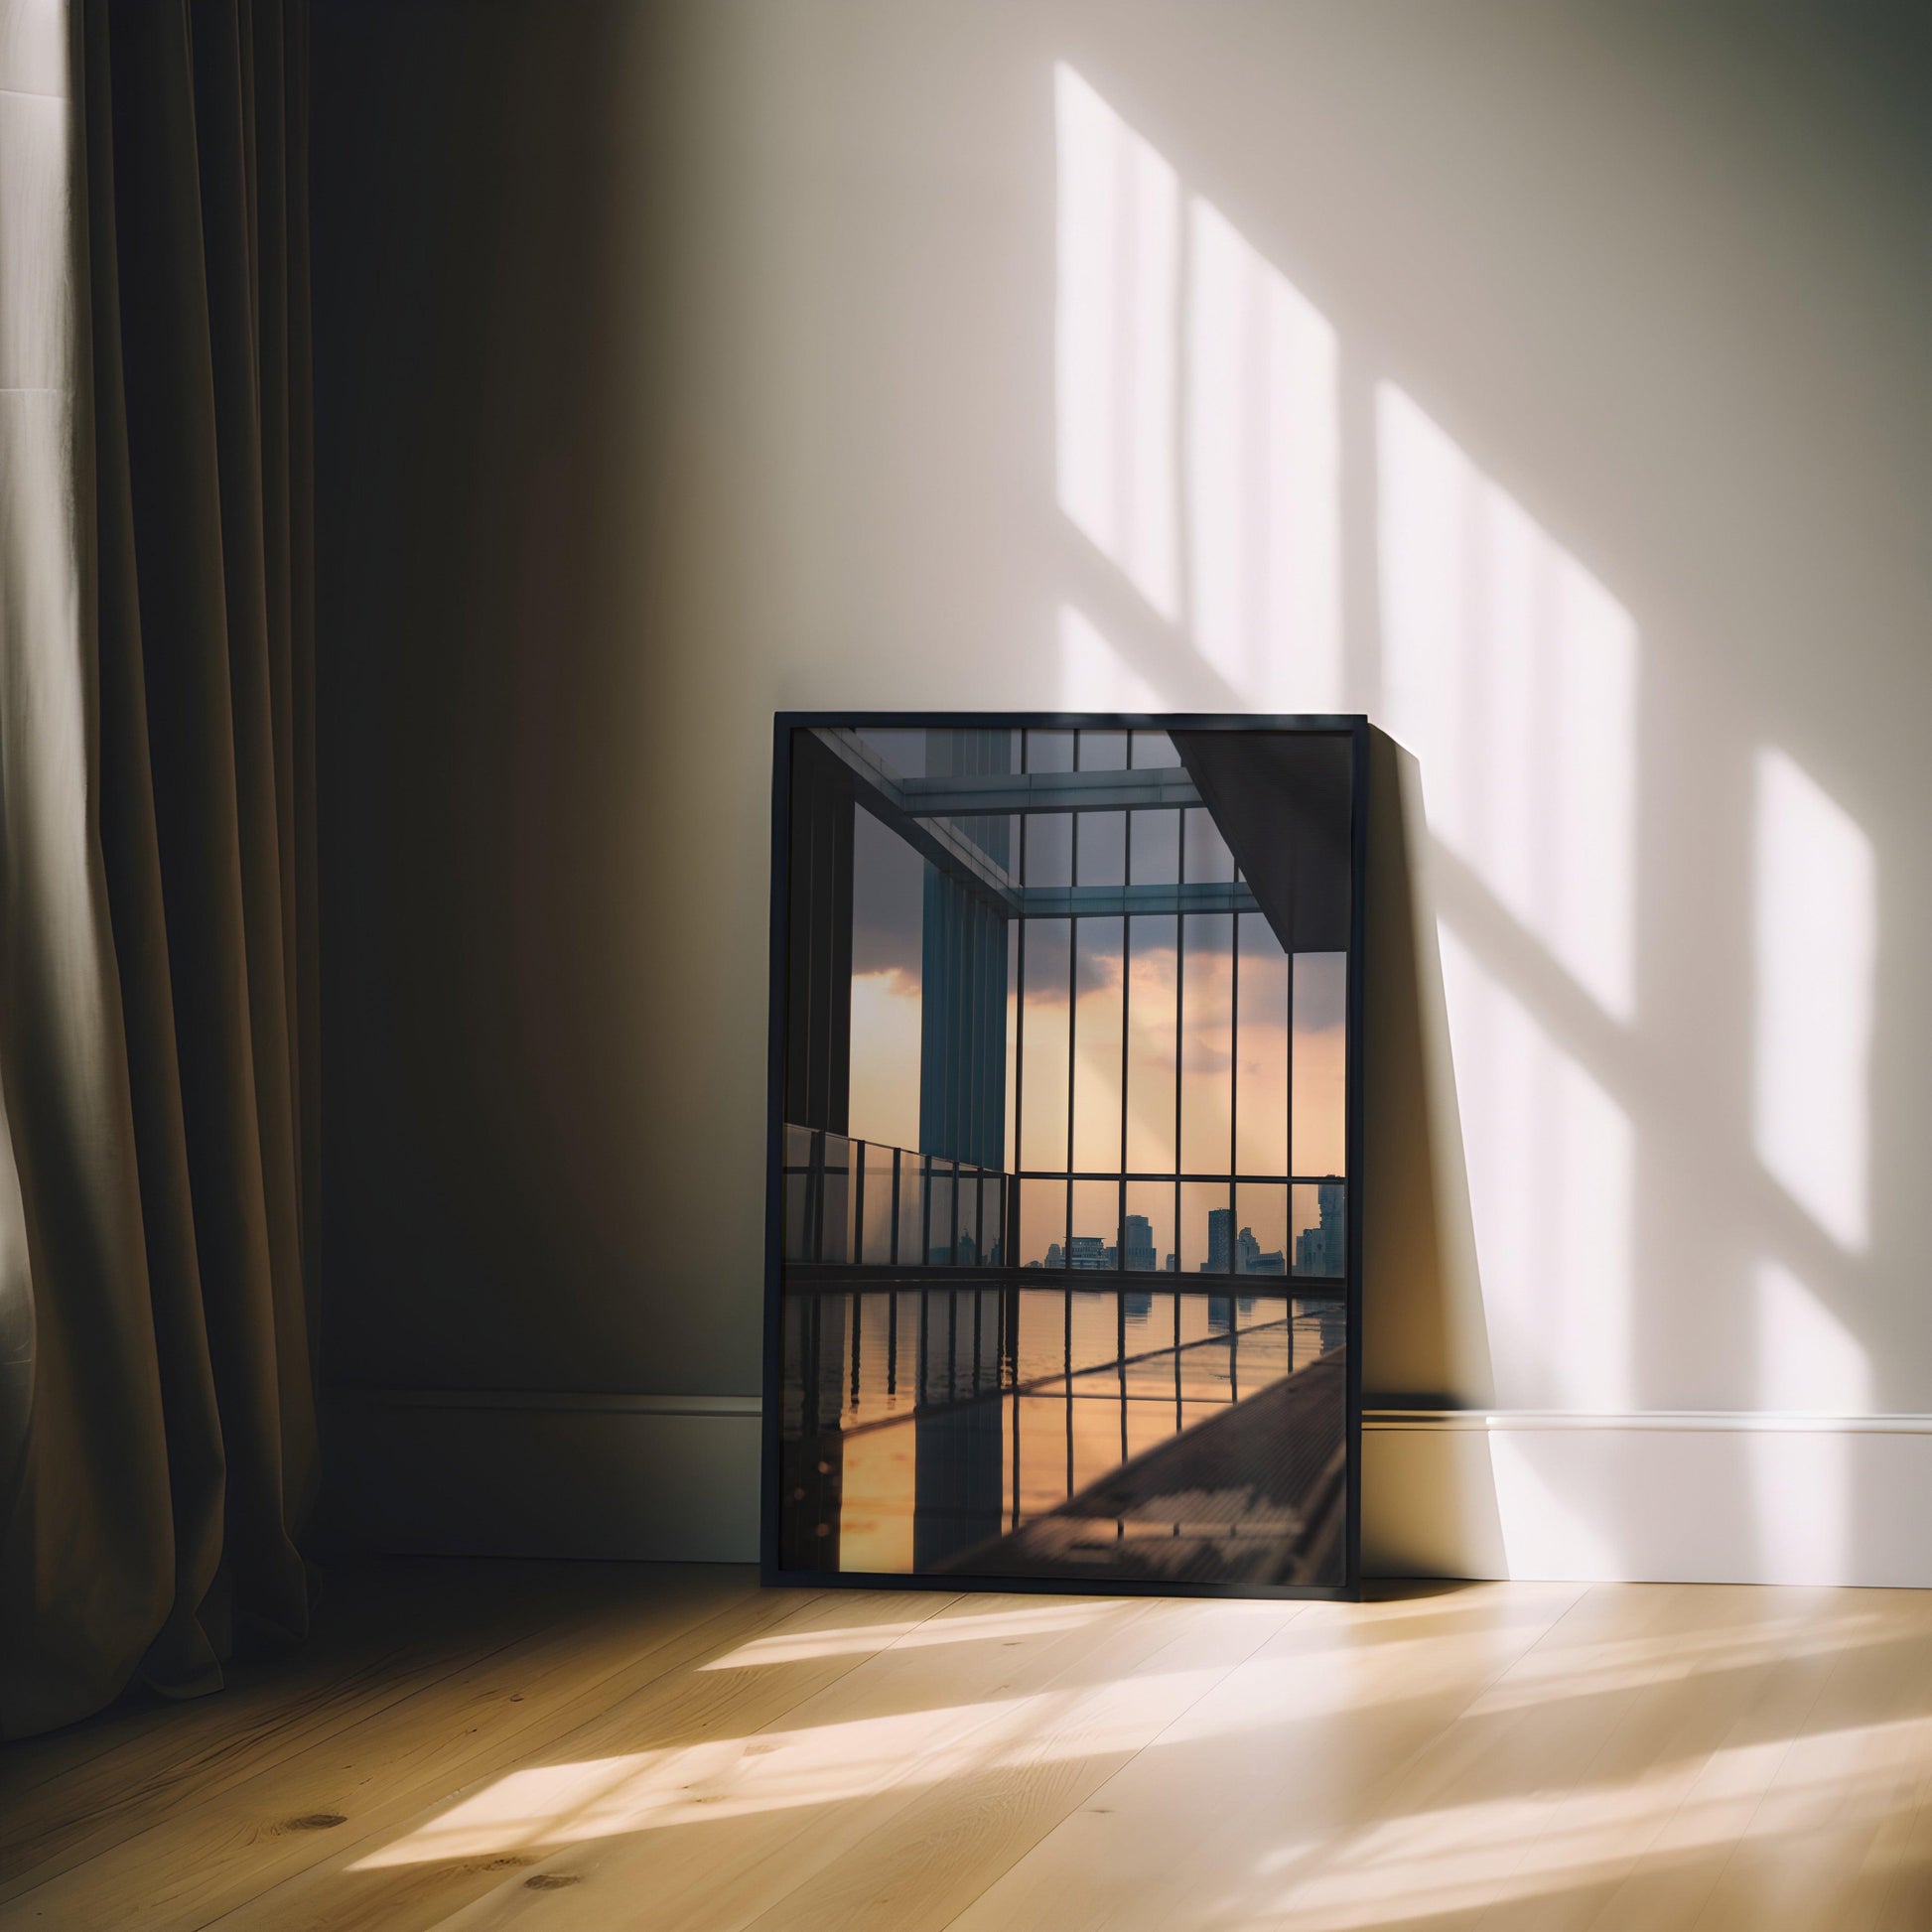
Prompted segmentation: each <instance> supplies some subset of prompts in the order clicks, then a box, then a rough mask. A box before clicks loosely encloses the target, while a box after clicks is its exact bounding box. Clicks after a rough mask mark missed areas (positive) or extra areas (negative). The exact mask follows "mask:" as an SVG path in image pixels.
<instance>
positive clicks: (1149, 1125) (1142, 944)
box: [850, 811, 1345, 1173]
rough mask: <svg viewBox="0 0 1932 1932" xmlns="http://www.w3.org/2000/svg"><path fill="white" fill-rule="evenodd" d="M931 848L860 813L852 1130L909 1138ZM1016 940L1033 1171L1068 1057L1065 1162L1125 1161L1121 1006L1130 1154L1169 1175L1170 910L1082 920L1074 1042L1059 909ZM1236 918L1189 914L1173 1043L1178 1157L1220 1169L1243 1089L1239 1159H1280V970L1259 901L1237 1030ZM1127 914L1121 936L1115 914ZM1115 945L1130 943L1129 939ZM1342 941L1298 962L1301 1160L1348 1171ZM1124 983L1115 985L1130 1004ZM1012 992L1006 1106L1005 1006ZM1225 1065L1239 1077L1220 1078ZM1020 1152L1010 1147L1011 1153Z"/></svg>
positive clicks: (1047, 1149) (1283, 984) (1246, 933)
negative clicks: (1071, 1099) (1071, 1072)
mask: <svg viewBox="0 0 1932 1932" xmlns="http://www.w3.org/2000/svg"><path fill="white" fill-rule="evenodd" d="M924 874H925V862H924V861H923V860H922V859H920V858H919V857H918V855H917V854H916V853H914V852H913V851H912V850H911V848H910V847H909V846H907V845H906V844H905V843H904V842H903V841H902V840H901V839H899V838H897V836H896V835H895V834H893V833H892V832H890V831H888V830H887V829H886V828H885V827H884V826H883V825H882V824H881V823H880V822H879V821H878V820H877V819H875V818H874V817H873V816H872V815H871V814H870V813H869V812H866V811H860V812H859V813H858V814H857V825H856V836H855V847H854V887H853V957H852V966H853V977H852V1059H851V1111H850V1131H851V1133H852V1134H853V1136H854V1137H855V1138H857V1139H862V1140H873V1141H879V1142H883V1143H887V1144H890V1145H892V1146H896V1147H906V1148H916V1147H917V1145H918V1131H919V1096H918V1083H919V1050H920V1044H919V1038H920V970H921V968H920V952H921V945H922V933H923V923H924ZM1028 923H1029V931H1028V936H1027V949H1028V959H1027V970H1026V981H1027V985H1026V988H1025V1003H1026V1015H1027V1026H1026V1035H1025V1037H1026V1054H1025V1060H1026V1064H1025V1067H1024V1069H1023V1070H1024V1076H1025V1079H1024V1117H1023V1119H1022V1121H1021V1122H1020V1128H1021V1143H1022V1146H1021V1150H1020V1152H1021V1153H1022V1154H1023V1155H1024V1165H1026V1166H1028V1167H1037V1168H1048V1169H1060V1170H1062V1171H1063V1170H1064V1169H1065V1168H1066V1166H1067V1151H1068V1150H1067V1124H1066V1101H1067V1089H1066V1081H1067V1070H1068V1062H1069V1057H1071V1058H1072V1060H1073V1062H1074V1067H1075V1088H1076V1091H1075V1108H1074V1119H1073V1148H1072V1156H1073V1161H1072V1165H1073V1166H1074V1167H1075V1168H1077V1169H1083V1170H1090V1171H1100V1172H1108V1171H1112V1172H1119V1169H1120V1127H1119V1123H1120V1097H1121V1096H1120V1081H1121V1047H1122V1038H1121V1032H1122V1024H1123V1019H1122V1015H1123V1005H1124V1006H1125V1012H1126V1024H1127V1028H1128V1038H1127V1041H1126V1046H1127V1086H1128V1103H1129V1106H1128V1164H1129V1168H1130V1170H1149V1171H1154V1172H1162V1171H1166V1172H1169V1173H1172V1172H1173V1171H1174V1148H1173V1139H1174V1123H1173V1098H1174V1034H1175V1026H1174V986H1175V967H1176V954H1177V952H1178V950H1179V945H1178V941H1177V935H1176V930H1175V928H1176V920H1175V919H1174V918H1173V915H1165V916H1163V915H1155V916H1143V917H1136V918H1135V919H1133V920H1132V921H1127V920H1123V919H1121V918H1118V917H1112V918H1085V919H1082V920H1080V921H1079V924H1078V945H1079V956H1078V959H1077V961H1076V962H1074V964H1075V969H1076V971H1075V998H1074V1001H1073V1007H1072V1027H1071V1035H1072V1037H1071V1041H1069V1037H1068V1035H1069V1028H1068V998H1067V978H1068V958H1067V952H1068V946H1069V943H1070V937H1071V935H1070V928H1071V923H1072V922H1070V921H1068V920H1066V919H1034V920H1030V921H1029V922H1028ZM1232 923H1233V921H1232V919H1231V917H1230V915H1229V914H1226V913H1216V914H1204V915H1203V914H1194V915H1190V916H1189V917H1188V919H1187V921H1186V927H1187V930H1186V935H1185V947H1186V951H1185V960H1184V966H1185V971H1184V974H1183V976H1182V986H1183V991H1184V999H1185V1012H1184V1014H1183V1015H1182V1026H1181V1033H1180V1043H1181V1068H1180V1084H1181V1096H1180V1097H1181V1140H1182V1147H1181V1158H1182V1161H1183V1163H1184V1164H1185V1166H1186V1168H1187V1169H1188V1170H1189V1171H1192V1172H1204V1173H1226V1172H1228V1147H1229V1126H1230V1122H1229V1091H1230V1086H1231V1085H1232V1086H1233V1087H1234V1089H1235V1091H1236V1093H1237V1095H1238V1107H1239V1122H1238V1127H1239V1151H1238V1159H1239V1167H1240V1171H1241V1172H1244V1173H1282V1172H1284V1171H1285V1168H1286V1162H1285V1154H1286V1152H1287V1150H1286V1147H1285V1142H1286V1137H1287V1131H1288V1130H1287V1116H1288V1107H1287V1099H1288V1095H1287V1091H1286V1067H1287V1065H1288V1050H1287V1049H1288V1011H1287V1008H1288V972H1287V962H1286V960H1285V959H1284V957H1283V955H1282V952H1281V948H1280V945H1279V943H1278V942H1277V941H1276V939H1275V936H1274V934H1273V932H1272V931H1271V930H1270V929H1269V927H1268V925H1267V922H1266V921H1265V920H1264V919H1263V918H1262V917H1261V915H1260V914H1258V913H1250V914H1245V915H1243V916H1242V918H1241V920H1240V928H1241V930H1240V1015H1241V1023H1240V1037H1239V1040H1238V1042H1237V1041H1236V1040H1235V1039H1234V1038H1233V1037H1232V1036H1231V1035H1232V1029H1231V1027H1230V1017H1231V1015H1232V1013H1233V1010H1234V998H1233V995H1234V959H1233V953H1232V947H1231V944H1230V941H1231V938H1232V933H1231V926H1232ZM1124 927H1125V928H1129V929H1128V930H1127V931H1126V932H1125V933H1124V932H1123V928H1124ZM1124 941H1125V943H1123V942H1124ZM1342 967H1343V955H1341V954H1339V953H1309V954H1302V955H1300V956H1299V957H1298V958H1297V961H1296V968H1295V1004H1296V1016H1295V1021H1296V1024H1295V1056H1294V1069H1295V1078H1294V1087H1295V1092H1294V1100H1295V1109H1294V1113H1295V1126H1294V1132H1295V1148H1294V1154H1295V1161H1294V1166H1293V1172H1295V1173H1339V1172H1340V1171H1341V1168H1342V1161H1343V1155H1342V1138H1343V1137H1342V1093H1343V1079H1342V1075H1343V1054H1344V1029H1343V1017H1344V1012H1345V1005H1344V986H1343V972H1342ZM1123 988H1124V989H1125V993H1126V998H1125V1001H1123ZM1018 1005H1019V990H1018V989H1010V991H1009V998H1008V1064H1009V1076H1008V1077H1009V1103H1008V1104H1009V1113H1011V1108H1012V1099H1011V1081H1012V1074H1013V1065H1014V1058H1015V1055H1014V1039H1013V1035H1014V1016H1015V1013H1016V1011H1017V1008H1018ZM1231 1063H1232V1064H1233V1065H1234V1066H1235V1067H1236V1069H1237V1070H1238V1078H1237V1079H1235V1080H1233V1081H1231V1080H1230V1065H1231ZM1014 1153H1015V1150H1014V1149H1013V1148H1011V1147H1009V1149H1008V1165H1009V1167H1011V1166H1013V1165H1014Z"/></svg>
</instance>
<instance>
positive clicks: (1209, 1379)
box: [783, 1286, 1346, 1583]
mask: <svg viewBox="0 0 1932 1932" xmlns="http://www.w3.org/2000/svg"><path fill="white" fill-rule="evenodd" d="M784 1316H785V1406H784V1438H785V1458H784V1459H785V1468H784V1480H785V1483H786V1485H787V1493H786V1504H787V1507H786V1509H785V1511H784V1512H783V1520H784V1523H785V1532H784V1534H785V1536H786V1539H787V1543H788V1546H789V1547H788V1548H787V1550H786V1552H785V1554H784V1563H785V1567H787V1568H793V1569H799V1570H812V1571H831V1570H844V1571H857V1572H873V1573H906V1572H912V1571H921V1572H925V1571H934V1570H937V1571H951V1572H954V1573H977V1574H981V1575H1026V1576H1049V1577H1051V1576H1102V1577H1113V1578H1117V1579H1119V1580H1121V1581H1123V1582H1125V1581H1149V1582H1159V1581H1176V1580H1195V1581H1226V1582H1237V1581H1238V1582H1247V1583H1269V1582H1276V1583H1290V1582H1295V1583H1321V1582H1339V1581H1340V1578H1341V1562H1342V1547H1341V1538H1340V1511H1341V1494H1342V1490H1341V1466H1342V1456H1343V1450H1344V1444H1345V1430H1344V1416H1345V1409H1344V1385H1343V1361H1344V1356H1343V1344H1344V1340H1345V1335H1346V1317H1345V1312H1344V1305H1343V1303H1342V1301H1341V1300H1340V1299H1339V1298H1338V1297H1337V1298H1309V1299H1304V1298H1299V1297H1298V1298H1290V1297H1284V1296H1269V1295H1252V1296H1251V1295H1236V1296H1216V1295H1201V1294H1184V1293H1183V1294H1176V1293H1173V1292H1172V1291H1170V1292H1161V1291H1156V1290H1151V1289H1150V1290H1112V1289H1075V1288H1068V1289H1033V1288H1027V1289H1014V1288H1007V1287H998V1286H991V1287H966V1286H962V1287H959V1288H945V1289H936V1288H917V1289H906V1288H897V1287H895V1288H886V1287H882V1288H880V1289H876V1290H870V1291H864V1292H844V1291H838V1290H830V1289H828V1290H824V1291H820V1292H817V1293H811V1294H793V1295H790V1296H788V1297H787V1298H786V1301H785V1305H784Z"/></svg>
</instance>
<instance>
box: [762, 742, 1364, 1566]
mask: <svg viewBox="0 0 1932 1932" xmlns="http://www.w3.org/2000/svg"><path fill="white" fill-rule="evenodd" d="M1365 731H1366V728H1365V727H1364V726H1363V724H1362V723H1361V721H1360V720H1356V719H1311V720H1299V719H1288V720H1256V719H1252V718H1188V719H1131V720H1130V719H1108V718H1095V719H1087V718H1070V719H1069V718H1063V717H1061V718H1045V719H1039V720H1034V719H1011V718H1000V717H997V716H993V717H988V716H974V717H970V718H969V717H946V716H931V717H923V716H922V717H911V718H907V717H891V716H889V717H877V716H873V717H855V718H853V719H850V720H841V719H838V718H835V717H831V718H828V717H821V716H813V717H801V716H795V715H792V716H786V717H781V718H780V719H779V721H778V732H777V742H776V758H775V770H776V793H775V798H774V826H773V831H774V839H773V958H772V970H773V1001H772V1053H771V1096H772V1113H773V1118H772V1122H771V1146H770V1163H771V1168H770V1174H769V1184H768V1188H767V1203H768V1206H767V1211H768V1214H769V1216H770V1220H771V1226H770V1230H769V1238H768V1242H767V1255H768V1277H769V1279H768V1281H767V1326H766V1343H767V1351H766V1352H767V1360H766V1415H765V1444H764V1449H765V1460H766V1467H765V1482H764V1504H765V1507H764V1525H763V1528H764V1570H765V1574H766V1576H767V1578H768V1579H770V1580H773V1581H778V1582H812V1583H830V1582H836V1583H875V1584H881V1585H892V1586H895V1587H903V1586H904V1585H906V1584H908V1583H919V1582H923V1583H929V1584H933V1585H936V1586H945V1587H954V1588H958V1587H973V1586H989V1587H1006V1588H1013V1587H1042V1588H1054V1589H1064V1588H1081V1587H1086V1588H1098V1589H1106V1590H1110V1591H1118V1590H1132V1589H1164V1590H1177V1591H1193V1592H1217V1593H1243V1594H1278V1593H1286V1592H1319V1593H1347V1592H1350V1591H1352V1590H1353V1588H1354V1587H1356V1583H1357V1560H1356V1547H1357V1541H1358V1532H1357V1524H1358V1521H1359V1509H1358V1502H1357V1495H1358V1490H1357V1471H1358V1455H1357V1445H1358V1435H1359V1394H1358V1388H1359V1384H1358V1379H1357V1365H1358V1360H1359V1346H1358V1336H1359V1280H1358V1277H1359V1272H1360V1270H1359V1260H1358V1256H1359V1249H1360V1229H1359V1226H1358V1221H1359V1201H1360V1159H1359V1153H1358V1150H1357V1148H1356V1145H1355V1144H1356V1143H1357V1141H1358V1140H1359V1120H1358V1116H1359V1107H1358V1104H1357V1102H1358V1096H1357V1093H1356V1091H1355V1089H1356V1087H1357V1086H1358V1085H1359V1080H1358V1078H1357V1076H1356V1074H1355V1072H1354V1069H1355V1068H1356V1067H1357V1066H1358V1065H1359V1060H1360V1051H1361V1039H1360V1013H1359V1006H1360V995H1359V982H1360V965H1361V961H1360V937H1359V934H1360V912H1361V879H1360V873H1361V863H1362V862H1361V853H1362V849H1363V837H1362V832H1363V827H1362V824H1361V819H1362V814H1363V810H1364V805H1363V795H1364V786H1363V782H1362V776H1363V761H1364V755H1365V744H1366V737H1365Z"/></svg>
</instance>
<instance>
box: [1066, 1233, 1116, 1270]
mask: <svg viewBox="0 0 1932 1932" xmlns="http://www.w3.org/2000/svg"><path fill="white" fill-rule="evenodd" d="M1066 1265H1067V1266H1068V1267H1069V1268H1106V1269H1111V1268H1112V1267H1113V1265H1114V1250H1113V1246H1112V1244H1111V1243H1110V1242H1107V1241H1105V1240H1103V1239H1102V1238H1101V1237H1100V1236H1099V1235H1097V1234H1075V1235H1072V1236H1070V1237H1069V1238H1068V1240H1067V1244H1066Z"/></svg>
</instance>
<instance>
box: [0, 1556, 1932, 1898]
mask: <svg viewBox="0 0 1932 1932" xmlns="http://www.w3.org/2000/svg"><path fill="white" fill-rule="evenodd" d="M0 1925H5V1926H8V1927H13V1926H33V1927H37V1928H53V1927H73V1928H80V1927H85V1928H88V1932H106V1929H110V1928H111V1932H145V1929H146V1928H155V1929H157V1932H158V1929H159V1928H163V1927H167V1928H182V1932H186V1928H189V1927H200V1926H210V1925H217V1926H220V1927H222V1928H223V1932H244V1928H248V1929H250V1932H253V1929H254V1928H261V1929H263V1932H268V1929H269V1928H272V1929H273V1932H301V1928H305V1927H313V1928H317V1932H321V1928H325V1927H326V1928H328V1929H329V1932H351V1929H352V1928H357V1927H369V1928H377V1927H379V1928H382V1929H383V1932H408V1929H409V1928H415V1927H424V1928H427V1927H449V1928H457V1927H463V1928H466V1932H467V1929H469V1928H483V1927H492V1928H494V1927H511V1926H514V1927H522V1926H526V1925H527V1926H530V1927H533V1928H542V1932H568V1929H569V1928H579V1927H606V1926H611V1927H624V1928H651V1929H652V1932H661V1929H662V1928H670V1927H677V1928H687V1929H688V1932H719V1929H720V1928H726V1927H731V1928H737V1927H758V1928H760V1932H887V1929H888V1928H890V1932H920V1929H921V1928H933V1932H936V1928H938V1927H941V1926H950V1927H955V1928H958V1929H959V1932H993V1929H994V1928H1009V1927H1014V1928H1036V1932H1079V1928H1085V1927H1100V1926H1106V1927H1111V1928H1134V1929H1135V1932H1139V1929H1140V1928H1146V1929H1147V1932H1185V1928H1192V1927H1216V1928H1230V1929H1232V1928H1261V1927H1291V1926H1292V1927H1301V1928H1310V1929H1311V1932H1313V1929H1314V1928H1321V1929H1322V1932H1342V1928H1367V1927H1403V1928H1409V1929H1410V1932H1422V1929H1423V1928H1428V1929H1429V1932H1447V1929H1448V1928H1450V1927H1456V1928H1464V1927H1474V1926H1482V1927H1485V1928H1497V1927H1510V1928H1520V1929H1523V1932H1558V1929H1559V1928H1572V1927H1579V1928H1580V1927H1585V1926H1588V1927H1595V1928H1610V1927H1620V1928H1630V1929H1631V1932H1668V1928H1674V1927H1698V1928H1718V1927H1725V1928H1738V1929H1739V1932H1745V1929H1748V1932H1773V1929H1774V1928H1794V1929H1797V1928H1801V1929H1802V1932H1870V1929H1871V1928H1885V1929H1886V1932H1927V1928H1932V1593H1917V1594H1915V1593H1911V1592H1906V1591H1885V1590H1795V1589H1748V1588H1710V1587H1680V1586H1660V1585H1651V1586H1614V1587H1612V1586H1597V1587H1577V1586H1570V1585H1541V1584H1511V1585H1480V1586H1472V1587H1455V1588H1444V1587H1437V1588H1435V1589H1427V1588H1424V1589H1418V1590H1415V1591H1413V1592H1400V1591H1398V1592H1393V1593H1391V1595H1390V1596H1389V1597H1388V1598H1387V1600H1383V1601H1379V1602H1375V1603H1370V1604H1366V1605H1336V1604H1315V1603H1311V1604H1285V1603H1252V1602H1200V1601H1179V1600H1141V1601H1123V1600H1113V1599H1097V1598H1091V1597H1088V1598H1075V1597H1038V1596H1027V1597H1022V1596H991V1595H983V1594H966V1595H943V1594H923V1593H921V1594H913V1593H894V1594H877V1595H876V1594H871V1593H866V1592H859V1591H842V1592H841V1591H832V1592H825V1593H811V1592H760V1591H759V1589H757V1588H756V1587H755V1585H754V1582H753V1580H752V1578H751V1577H750V1576H749V1575H748V1574H746V1573H744V1572H740V1571H734V1570H722V1569H690V1570H666V1569H650V1568H637V1567H630V1568H617V1567H612V1568H603V1567H592V1566H563V1565H556V1566H534V1565H529V1566H523V1565H488V1564H471V1563H463V1564H457V1563H441V1564H436V1563H423V1564H406V1565H405V1564H392V1565H385V1566H379V1567H374V1568H370V1569H368V1570H365V1571H356V1572H352V1573H347V1574H339V1575H337V1576H336V1577H334V1578H332V1580H331V1589H330V1594H329V1596H328V1598H327V1599H326V1604H325V1616H324V1620H323V1627H322V1630H321V1632H320V1633H319V1635H318V1637H317V1639H316V1641H315V1642H314V1643H313V1644H312V1645H311V1646H310V1648H309V1649H308V1650H307V1651H306V1652H304V1653H303V1654H302V1655H301V1656H299V1657H297V1658H295V1659H293V1660H290V1661H288V1662H286V1663H284V1664H283V1665H281V1666H280V1667H279V1668H278V1669H275V1670H272V1671H270V1670H264V1669H259V1668H257V1669H252V1670H249V1671H246V1672H243V1673H240V1674H239V1676H238V1679H237V1681H236V1682H235V1683H234V1684H233V1685H232V1686H231V1687H230V1688H229V1690H227V1691H226V1692H224V1693H223V1694H221V1695H220V1696H218V1697H215V1698H210V1699H207V1700H205V1701H203V1702H201V1703H199V1704H194V1705H187V1706H176V1707H171V1708H170V1707H160V1706H155V1705H148V1706H144V1707H139V1708H133V1709H123V1710H121V1711H119V1712H116V1713H114V1714H111V1715H110V1716H108V1717H106V1718H104V1719H102V1720H100V1721H98V1722H96V1723H93V1724H91V1725H82V1726H79V1727H76V1728H75V1729H72V1730H69V1731H66V1732H63V1733H61V1734H59V1735H56V1736H53V1737H49V1738H44V1739H39V1740H35V1741H33V1742H30V1743H26V1744H16V1745H12V1746H9V1747H7V1748H6V1749H5V1750H3V1751H0Z"/></svg>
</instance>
